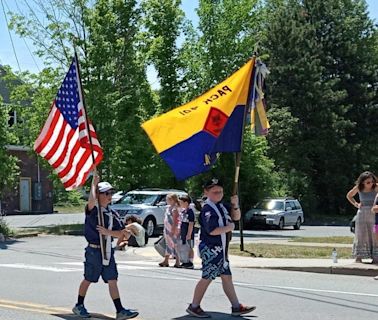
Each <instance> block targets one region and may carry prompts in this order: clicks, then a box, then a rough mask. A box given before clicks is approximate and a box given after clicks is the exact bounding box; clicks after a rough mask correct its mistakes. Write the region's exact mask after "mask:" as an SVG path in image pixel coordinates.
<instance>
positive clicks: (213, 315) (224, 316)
mask: <svg viewBox="0 0 378 320" xmlns="http://www.w3.org/2000/svg"><path fill="white" fill-rule="evenodd" d="M206 313H207V314H209V315H210V316H211V318H210V319H217V320H218V319H219V320H222V319H235V317H233V316H231V314H229V313H223V312H208V311H206ZM254 318H257V316H254V315H252V314H248V315H244V316H239V317H237V319H254ZM189 319H195V317H193V316H191V315H189V314H187V315H184V316H182V317H176V318H172V320H189Z"/></svg>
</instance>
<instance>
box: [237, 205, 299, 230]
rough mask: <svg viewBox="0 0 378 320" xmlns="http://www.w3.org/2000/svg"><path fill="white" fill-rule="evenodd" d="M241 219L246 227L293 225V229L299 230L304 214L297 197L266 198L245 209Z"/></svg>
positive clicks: (280, 227) (282, 226) (281, 227)
mask: <svg viewBox="0 0 378 320" xmlns="http://www.w3.org/2000/svg"><path fill="white" fill-rule="evenodd" d="M243 221H244V224H245V225H246V226H247V227H254V226H256V225H271V226H276V227H278V228H279V229H283V228H284V227H286V226H293V227H294V229H295V230H299V229H300V227H301V225H302V224H303V222H304V215H303V210H302V207H301V205H300V203H299V201H298V200H297V199H294V198H274V199H271V198H266V199H264V200H262V201H260V202H259V203H257V204H256V205H255V206H254V207H253V208H252V209H251V210H249V211H247V212H246V213H245V215H244V220H243Z"/></svg>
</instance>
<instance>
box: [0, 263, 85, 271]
mask: <svg viewBox="0 0 378 320" xmlns="http://www.w3.org/2000/svg"><path fill="white" fill-rule="evenodd" d="M0 267H3V268H13V269H28V270H41V271H51V272H75V271H82V269H81V268H80V269H78V268H57V267H50V266H42V265H36V264H25V263H1V264H0Z"/></svg>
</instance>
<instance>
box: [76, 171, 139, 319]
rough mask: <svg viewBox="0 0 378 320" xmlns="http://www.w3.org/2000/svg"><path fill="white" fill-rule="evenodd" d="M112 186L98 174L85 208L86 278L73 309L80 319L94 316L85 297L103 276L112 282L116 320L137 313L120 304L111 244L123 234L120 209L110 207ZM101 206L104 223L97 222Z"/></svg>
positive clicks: (105, 279) (108, 281) (133, 316)
mask: <svg viewBox="0 0 378 320" xmlns="http://www.w3.org/2000/svg"><path fill="white" fill-rule="evenodd" d="M112 193H113V187H112V186H111V184H110V183H109V182H99V177H98V176H97V175H94V176H93V180H92V186H91V192H90V194H89V198H88V204H87V205H86V207H85V229H84V235H85V239H86V240H87V241H88V246H87V247H86V248H85V263H84V280H83V281H82V282H81V283H80V287H79V295H78V300H77V303H76V305H75V306H74V307H73V309H72V311H73V313H75V314H76V315H78V316H79V317H81V318H89V317H90V316H91V315H90V314H89V313H88V311H87V309H86V308H85V307H84V298H85V295H86V293H87V290H88V288H89V286H90V284H91V283H95V282H97V281H98V279H99V278H100V276H101V277H102V279H103V280H104V282H106V283H108V285H109V293H110V296H111V298H112V299H113V303H114V306H115V307H116V310H117V314H116V320H124V319H130V318H135V317H136V316H137V315H138V312H136V311H131V310H128V309H125V308H124V307H123V306H122V304H121V299H120V297H119V290H118V285H117V278H118V272H117V266H116V263H115V260H114V249H113V248H112V247H111V241H112V237H116V238H119V237H123V232H122V229H123V228H124V226H123V223H122V221H121V220H120V219H119V216H118V214H117V212H115V211H114V210H111V209H110V208H109V204H110V202H111V200H112ZM97 199H98V206H99V207H100V208H101V209H102V212H103V214H104V226H103V227H101V226H99V225H98V208H97V206H96V202H97ZM99 233H100V234H102V235H104V236H107V241H106V245H105V244H104V246H105V247H106V249H107V250H106V251H107V252H106V255H107V257H106V258H107V259H106V262H105V261H103V257H102V254H101V246H100V235H99Z"/></svg>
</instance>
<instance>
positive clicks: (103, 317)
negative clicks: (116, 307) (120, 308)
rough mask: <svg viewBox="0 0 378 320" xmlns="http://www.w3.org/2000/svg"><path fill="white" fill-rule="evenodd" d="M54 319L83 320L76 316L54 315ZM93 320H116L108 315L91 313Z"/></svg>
mask: <svg viewBox="0 0 378 320" xmlns="http://www.w3.org/2000/svg"><path fill="white" fill-rule="evenodd" d="M53 316H54V317H57V318H59V319H66V320H77V319H83V318H81V317H79V316H77V315H75V314H63V313H62V314H53ZM89 319H91V320H97V319H99V320H114V318H111V317H108V316H106V315H103V314H101V313H91V317H90V318H89Z"/></svg>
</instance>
